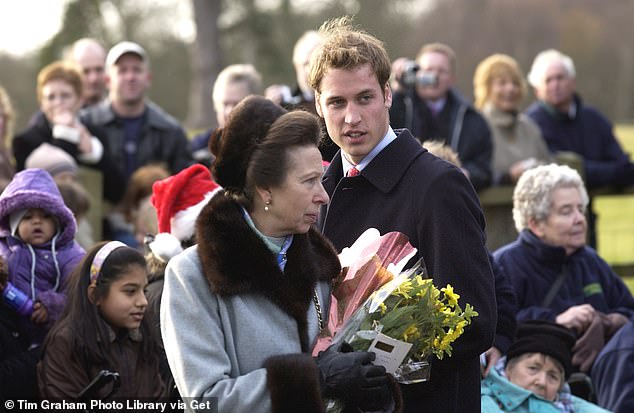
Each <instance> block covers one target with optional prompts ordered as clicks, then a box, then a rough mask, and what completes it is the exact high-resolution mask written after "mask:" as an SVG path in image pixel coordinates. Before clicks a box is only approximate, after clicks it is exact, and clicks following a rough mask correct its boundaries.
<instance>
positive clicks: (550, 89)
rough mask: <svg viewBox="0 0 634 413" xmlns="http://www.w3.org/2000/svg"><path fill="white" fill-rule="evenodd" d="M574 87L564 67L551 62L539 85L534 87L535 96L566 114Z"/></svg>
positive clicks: (572, 79) (572, 80) (573, 81)
mask: <svg viewBox="0 0 634 413" xmlns="http://www.w3.org/2000/svg"><path fill="white" fill-rule="evenodd" d="M575 87H576V82H575V79H574V78H573V77H571V76H570V75H569V74H568V71H566V68H565V67H564V65H563V64H562V63H560V62H551V63H550V64H549V65H548V67H547V68H546V70H545V71H544V76H543V77H542V79H541V81H540V83H539V85H537V87H535V95H536V96H537V98H538V99H540V100H542V101H544V102H546V103H548V104H549V105H551V106H553V107H555V108H556V109H558V110H560V111H562V112H566V111H567V110H568V108H569V106H570V103H571V102H572V99H573V95H574V93H575Z"/></svg>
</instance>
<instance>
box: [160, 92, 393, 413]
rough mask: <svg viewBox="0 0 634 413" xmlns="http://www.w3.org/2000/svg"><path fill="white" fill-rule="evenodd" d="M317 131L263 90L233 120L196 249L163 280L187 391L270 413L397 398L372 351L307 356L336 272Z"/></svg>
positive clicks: (175, 357)
mask: <svg viewBox="0 0 634 413" xmlns="http://www.w3.org/2000/svg"><path fill="white" fill-rule="evenodd" d="M319 137H320V128H319V123H318V121H317V118H316V117H315V116H314V115H311V114H310V113H308V112H300V111H297V112H288V113H286V111H285V110H284V109H282V108H281V107H280V106H278V105H277V104H275V103H273V102H272V101H270V100H267V99H264V98H262V97H255V96H253V97H247V98H246V99H244V100H243V101H242V102H241V103H239V104H238V105H237V106H236V107H235V108H234V110H233V111H232V112H231V114H230V115H229V120H228V123H227V124H226V126H225V128H224V129H223V131H222V140H221V141H220V146H219V148H218V154H217V155H218V156H217V158H216V161H215V163H214V166H213V170H212V172H213V176H214V178H215V180H216V182H217V183H218V184H220V185H221V186H222V188H223V190H222V191H220V192H219V193H217V194H216V195H214V196H213V197H212V198H211V200H210V201H209V202H208V203H207V205H206V206H205V207H204V208H203V210H202V211H201V213H200V215H199V216H198V220H197V222H196V233H195V237H196V241H197V243H198V244H197V246H196V247H192V248H188V249H187V250H185V251H183V252H182V253H181V254H179V255H177V256H175V257H174V258H172V259H171V260H170V264H169V265H168V266H167V269H166V275H165V285H164V289H163V296H162V302H161V333H162V336H163V343H164V345H165V351H166V354H167V358H168V361H169V365H170V367H171V370H172V373H173V375H174V379H175V382H176V385H177V387H178V390H179V392H180V394H181V395H182V396H183V397H193V398H196V399H200V398H207V397H215V398H217V401H218V411H220V412H262V413H264V412H323V411H324V403H323V401H322V397H326V398H335V397H337V398H341V399H344V400H345V401H346V402H347V404H348V406H349V407H351V408H352V407H360V408H362V409H363V410H378V409H381V407H383V406H384V405H385V404H388V403H389V402H390V401H391V400H392V399H391V393H390V391H389V389H388V385H387V382H388V379H387V376H386V374H385V369H384V368H383V367H380V366H374V365H372V364H371V363H370V362H371V360H372V359H373V354H371V353H367V352H351V353H342V352H339V351H337V349H333V348H331V349H329V350H328V351H326V352H322V353H321V354H320V355H319V356H318V357H317V358H316V359H313V358H312V357H311V349H312V347H313V343H314V340H315V338H316V337H317V334H318V333H319V331H320V329H321V328H323V326H324V323H325V322H326V321H327V320H326V315H327V314H328V306H329V304H330V303H329V300H328V298H329V296H330V295H329V294H330V286H331V283H332V282H333V281H334V279H335V277H337V275H338V274H339V272H340V264H339V261H338V259H337V255H336V252H335V250H334V248H333V247H332V245H331V244H330V242H329V241H327V240H326V239H325V238H324V237H323V236H322V235H320V234H319V232H318V231H317V230H316V229H315V228H314V227H313V224H314V223H315V222H316V221H317V217H318V214H319V209H320V207H321V206H322V205H323V204H325V203H327V202H328V200H329V199H328V195H327V194H326V192H325V191H324V188H323V186H322V185H321V177H322V174H323V167H322V163H321V154H320V152H319V149H318V143H319ZM192 332H195V334H192Z"/></svg>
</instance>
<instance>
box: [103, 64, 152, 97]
mask: <svg viewBox="0 0 634 413" xmlns="http://www.w3.org/2000/svg"><path fill="white" fill-rule="evenodd" d="M151 79H152V76H151V74H150V71H149V70H148V68H147V65H146V64H145V62H144V61H143V59H141V57H140V56H138V55H136V54H134V53H126V54H124V55H123V56H121V57H120V58H119V60H117V62H116V63H115V64H114V65H112V66H111V67H110V68H109V69H108V81H109V86H110V99H112V100H113V101H115V102H118V103H120V104H123V105H134V104H138V103H140V102H142V101H143V100H144V99H145V92H146V91H147V89H148V88H149V87H150V84H151Z"/></svg>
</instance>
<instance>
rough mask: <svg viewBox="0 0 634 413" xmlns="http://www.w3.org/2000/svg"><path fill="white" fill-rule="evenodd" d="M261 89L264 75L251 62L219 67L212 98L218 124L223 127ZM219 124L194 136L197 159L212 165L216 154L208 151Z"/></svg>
mask: <svg viewBox="0 0 634 413" xmlns="http://www.w3.org/2000/svg"><path fill="white" fill-rule="evenodd" d="M261 90H262V76H261V75H260V73H259V72H258V71H257V69H256V68H255V66H253V65H251V64H233V65H229V66H227V67H225V68H224V69H222V71H220V73H219V74H218V77H217V78H216V81H215V82H214V88H213V91H212V95H211V98H212V100H213V104H214V110H215V111H216V120H217V122H218V128H224V126H225V123H226V122H227V119H228V118H229V114H230V113H231V111H232V110H233V108H234V107H235V106H236V105H237V104H238V103H240V101H241V100H242V99H244V98H245V97H247V96H249V95H259V94H260V93H261ZM214 131H216V128H211V129H209V130H207V131H205V132H203V133H201V134H199V135H196V136H194V137H193V138H192V140H191V143H190V146H189V148H190V151H191V153H192V156H193V157H194V159H195V160H196V161H197V162H200V163H202V164H203V165H206V166H210V165H211V163H212V162H213V160H214V156H213V155H212V154H211V152H210V151H209V147H208V146H209V140H210V139H211V136H212V135H213V133H214Z"/></svg>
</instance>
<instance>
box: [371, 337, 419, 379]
mask: <svg viewBox="0 0 634 413" xmlns="http://www.w3.org/2000/svg"><path fill="white" fill-rule="evenodd" d="M411 348H412V344H411V343H406V342H404V341H400V340H395V339H393V338H392V337H388V336H386V335H384V334H380V333H379V334H377V336H376V338H375V339H374V341H373V342H372V344H371V345H370V348H369V349H368V351H370V352H372V353H374V354H376V359H375V360H374V362H373V364H374V365H377V366H383V367H385V370H386V371H387V372H388V373H390V374H394V372H395V371H396V369H397V368H398V366H400V365H401V364H403V361H404V360H405V357H406V356H407V353H408V352H409V350H410V349H411Z"/></svg>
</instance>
